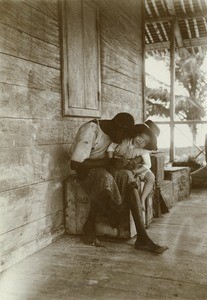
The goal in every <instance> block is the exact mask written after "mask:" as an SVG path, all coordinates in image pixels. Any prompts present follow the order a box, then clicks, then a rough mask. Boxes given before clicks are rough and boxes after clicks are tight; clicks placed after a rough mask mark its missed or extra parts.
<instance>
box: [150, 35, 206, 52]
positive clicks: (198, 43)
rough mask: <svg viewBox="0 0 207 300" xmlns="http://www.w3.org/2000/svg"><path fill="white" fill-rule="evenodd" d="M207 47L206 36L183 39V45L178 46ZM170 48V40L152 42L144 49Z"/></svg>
mask: <svg viewBox="0 0 207 300" xmlns="http://www.w3.org/2000/svg"><path fill="white" fill-rule="evenodd" d="M203 46H205V47H207V38H205V37H204V38H192V39H184V40H183V47H178V48H195V47H203ZM165 48H167V49H170V42H169V41H167V42H160V43H154V44H148V45H146V51H153V50H163V49H165Z"/></svg>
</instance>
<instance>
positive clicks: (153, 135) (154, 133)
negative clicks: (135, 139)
mask: <svg viewBox="0 0 207 300" xmlns="http://www.w3.org/2000/svg"><path fill="white" fill-rule="evenodd" d="M142 133H145V134H147V135H148V136H149V137H150V143H149V144H148V145H147V146H146V147H145V149H147V150H151V151H152V150H156V149H157V137H158V135H159V134H160V129H159V127H158V126H157V125H156V124H155V123H154V122H153V121H152V120H147V121H146V122H144V123H141V124H136V125H135V127H134V134H135V135H137V134H142Z"/></svg>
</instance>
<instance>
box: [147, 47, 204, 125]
mask: <svg viewBox="0 0 207 300" xmlns="http://www.w3.org/2000/svg"><path fill="white" fill-rule="evenodd" d="M160 59H164V60H165V62H166V66H167V67H168V69H169V66H170V58H169V56H167V55H165V57H160ZM203 60H204V57H201V56H199V55H192V54H190V53H189V52H188V51H187V50H186V49H182V51H180V52H179V54H177V55H176V59H175V75H176V80H177V82H179V85H181V86H182V87H183V88H184V89H185V90H186V91H187V96H181V95H179V96H178V95H176V96H175V113H176V114H177V115H178V116H179V118H180V120H201V119H202V118H203V117H205V114H206V113H205V107H204V105H205V104H204V103H205V101H206V99H207V82H206V80H205V73H204V72H203V71H202V70H201V66H202V63H203ZM146 99H147V114H148V116H154V115H157V116H160V117H169V115H170V94H169V92H168V91H167V89H165V88H158V89H152V88H150V87H147V88H146ZM191 129H192V130H194V131H195V130H196V128H195V126H194V128H191Z"/></svg>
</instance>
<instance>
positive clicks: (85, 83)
mask: <svg viewBox="0 0 207 300" xmlns="http://www.w3.org/2000/svg"><path fill="white" fill-rule="evenodd" d="M60 5H61V21H62V24H61V25H62V26H61V28H62V54H63V55H62V88H63V97H64V114H65V115H70V116H81V117H100V116H101V99H100V96H101V94H100V43H99V11H98V7H97V6H96V5H95V4H94V3H92V1H90V0H62V1H61V4H60Z"/></svg>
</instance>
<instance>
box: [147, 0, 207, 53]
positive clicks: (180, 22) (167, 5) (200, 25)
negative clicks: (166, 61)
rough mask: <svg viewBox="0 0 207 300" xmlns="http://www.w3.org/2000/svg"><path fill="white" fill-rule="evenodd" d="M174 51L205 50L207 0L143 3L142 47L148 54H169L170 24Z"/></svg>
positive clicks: (206, 43)
mask: <svg viewBox="0 0 207 300" xmlns="http://www.w3.org/2000/svg"><path fill="white" fill-rule="evenodd" d="M173 20H174V22H175V41H176V48H178V49H179V48H187V49H188V51H189V52H190V53H193V54H196V53H199V54H201V55H203V54H205V53H206V51H207V0H174V1H173V0H145V45H146V51H147V52H148V53H151V54H155V53H157V52H162V51H165V52H166V51H169V49H170V34H171V21H173Z"/></svg>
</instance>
